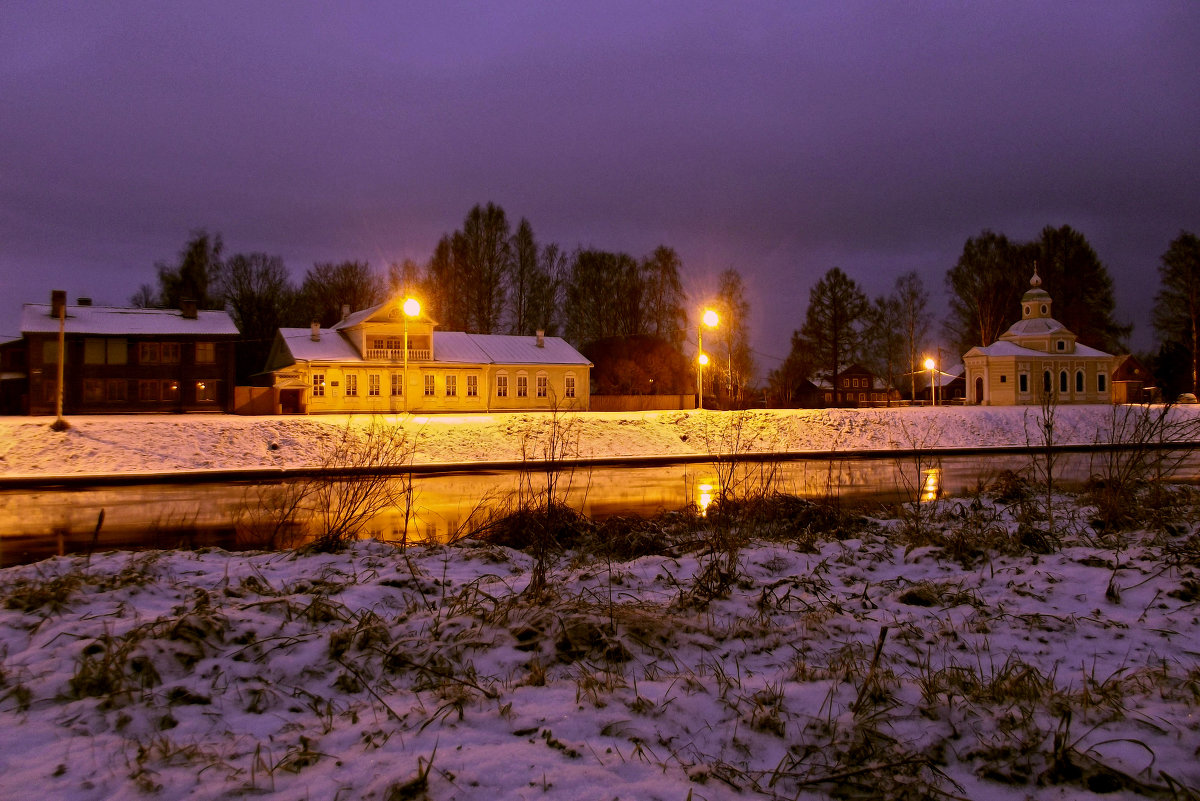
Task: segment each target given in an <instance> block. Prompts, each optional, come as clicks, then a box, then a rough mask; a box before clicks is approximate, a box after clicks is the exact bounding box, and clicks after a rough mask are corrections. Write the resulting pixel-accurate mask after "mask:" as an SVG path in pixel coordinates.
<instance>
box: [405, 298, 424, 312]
mask: <svg viewBox="0 0 1200 801" xmlns="http://www.w3.org/2000/svg"><path fill="white" fill-rule="evenodd" d="M404 313H405V314H407V315H408V316H409V317H417V316H419V315H420V314H421V302H420V301H419V300H417V299H416V298H406V299H405V301H404Z"/></svg>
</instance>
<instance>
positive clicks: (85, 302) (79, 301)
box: [75, 298, 92, 306]
mask: <svg viewBox="0 0 1200 801" xmlns="http://www.w3.org/2000/svg"><path fill="white" fill-rule="evenodd" d="M75 305H76V306H91V305H92V299H91V298H76V299H75Z"/></svg>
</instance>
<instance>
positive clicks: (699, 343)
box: [696, 309, 720, 409]
mask: <svg viewBox="0 0 1200 801" xmlns="http://www.w3.org/2000/svg"><path fill="white" fill-rule="evenodd" d="M719 322H720V318H719V317H717V313H716V312H715V311H713V310H712V309H705V310H704V314H702V315H701V316H700V324H699V325H697V326H696V408H697V409H703V408H704V365H706V364H708V356H706V355H705V354H704V326H706V325H707V326H708V327H709V328H716V327H717V324H718V323H719Z"/></svg>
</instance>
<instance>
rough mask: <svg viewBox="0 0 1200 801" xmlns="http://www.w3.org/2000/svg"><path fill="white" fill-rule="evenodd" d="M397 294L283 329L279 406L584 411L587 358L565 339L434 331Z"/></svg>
mask: <svg viewBox="0 0 1200 801" xmlns="http://www.w3.org/2000/svg"><path fill="white" fill-rule="evenodd" d="M435 327H436V323H435V322H434V321H433V320H431V319H430V318H429V317H427V316H425V315H423V314H417V315H416V316H413V317H410V316H408V315H407V314H405V311H404V301H403V299H400V298H393V299H390V300H388V301H385V302H384V303H381V304H379V305H378V306H374V307H372V308H370V309H365V310H363V311H359V312H356V313H354V314H349V315H347V316H346V317H345V319H343V320H342V321H341V322H339V323H337V324H336V325H334V326H333V327H332V328H328V329H325V328H320V327H318V326H317V325H316V324H315V323H314V324H313V326H311V327H310V328H282V329H280V330H279V333H278V335H277V336H276V339H275V344H274V346H273V347H272V349H271V355H270V357H269V358H268V360H267V367H266V371H265V372H264V373H263V376H264V377H265V378H266V379H267V381H269V384H270V386H271V387H272V388H273V390H274V392H275V405H276V410H277V411H278V412H280V413H283V414H320V413H330V412H342V413H345V412H375V413H386V414H400V413H404V412H413V413H421V414H428V413H455V412H458V413H463V412H503V411H529V410H546V411H549V410H551V409H572V410H580V411H586V410H587V409H588V406H589V397H590V388H589V379H590V369H591V366H592V365H591V362H589V361H588V360H587V359H585V358H584V357H583V356H581V355H580V354H579V352H578V351H576V350H575V349H574V348H573V347H571V346H570V345H569V344H567V343H566V342H565V341H564V340H562V339H560V338H559V337H547V336H542V335H538V336H503V335H496V334H466V333H463V332H460V331H435V330H434V329H435Z"/></svg>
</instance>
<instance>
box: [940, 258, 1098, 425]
mask: <svg viewBox="0 0 1200 801" xmlns="http://www.w3.org/2000/svg"><path fill="white" fill-rule="evenodd" d="M1029 284H1030V289H1029V291H1028V292H1026V293H1025V294H1024V295H1023V296H1022V297H1021V319H1020V320H1018V321H1017V322H1015V323H1013V325H1012V327H1011V328H1009V329H1008V330H1007V331H1005V332H1004V333H1003V334H1001V335H1000V338H999V339H998V340H996V341H995V342H993V343H992V344H991V345H987V346H985V347H974V348H971V349H970V350H969V351H967V353H966V355H965V356H963V363H964V364H965V366H966V371H967V375H966V379H967V402H968V403H977V404H984V405H986V406H1018V405H1030V404H1039V403H1041V402H1042V399H1043V398H1044V397H1046V395H1050V396H1051V397H1052V398H1053V400H1054V401H1055V402H1057V403H1111V402H1112V387H1111V382H1110V380H1109V376H1110V374H1111V373H1112V371H1113V367H1114V365H1115V361H1116V357H1114V356H1112V355H1111V354H1108V353H1105V352H1104V351H1100V350H1096V349H1095V348H1089V347H1088V346H1087V345H1080V344H1079V343H1078V342H1076V337H1075V334H1073V333H1071V332H1070V331H1069V330H1067V328H1066V327H1065V326H1064V325H1063V324H1062V323H1060V322H1059V321H1058V320H1055V319H1054V318H1053V317H1051V316H1050V303H1051V299H1050V293H1048V292H1047V291H1046V290H1044V289H1042V279H1041V277H1039V276H1038V274H1037V269H1036V268H1035V269H1034V271H1033V278H1031V279H1030V280H1029Z"/></svg>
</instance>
